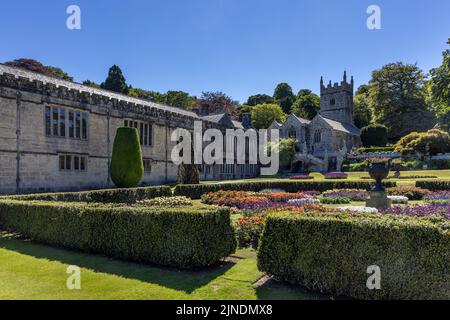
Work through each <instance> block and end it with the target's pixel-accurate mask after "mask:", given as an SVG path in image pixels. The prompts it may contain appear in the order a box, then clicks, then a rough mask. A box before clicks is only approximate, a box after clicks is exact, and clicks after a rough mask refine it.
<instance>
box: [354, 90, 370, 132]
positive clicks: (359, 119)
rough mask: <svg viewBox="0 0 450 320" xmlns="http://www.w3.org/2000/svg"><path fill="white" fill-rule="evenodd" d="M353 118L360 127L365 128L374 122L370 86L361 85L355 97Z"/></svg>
mask: <svg viewBox="0 0 450 320" xmlns="http://www.w3.org/2000/svg"><path fill="white" fill-rule="evenodd" d="M353 118H354V121H355V125H356V126H357V127H358V128H364V127H367V126H368V125H370V124H371V122H372V109H371V108H370V97H369V86H368V85H366V84H363V85H361V86H360V87H359V88H358V90H356V94H355V97H354V98H353Z"/></svg>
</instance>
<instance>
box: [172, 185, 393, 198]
mask: <svg viewBox="0 0 450 320" xmlns="http://www.w3.org/2000/svg"><path fill="white" fill-rule="evenodd" d="M374 185H375V183H374V182H368V181H320V182H319V181H318V182H314V181H291V180H286V181H255V182H237V183H212V184H200V185H180V186H177V187H176V188H175V192H174V193H175V195H176V196H186V197H189V198H191V199H200V198H201V196H202V195H204V194H206V193H209V192H216V191H219V190H224V191H233V190H234V191H254V192H258V191H261V190H264V189H283V190H285V191H286V192H299V191H309V190H315V191H320V192H324V191H327V190H333V189H365V190H370V189H371V188H373V186H374ZM385 185H386V186H387V187H395V186H396V183H395V182H385Z"/></svg>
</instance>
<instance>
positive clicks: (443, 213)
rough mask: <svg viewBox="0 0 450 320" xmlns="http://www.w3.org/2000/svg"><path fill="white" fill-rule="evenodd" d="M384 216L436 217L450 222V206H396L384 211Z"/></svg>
mask: <svg viewBox="0 0 450 320" xmlns="http://www.w3.org/2000/svg"><path fill="white" fill-rule="evenodd" d="M381 213H383V214H395V215H406V216H410V217H426V218H428V217H430V216H436V217H441V218H444V219H446V220H450V204H428V205H415V206H396V207H392V208H389V209H385V210H382V211H381Z"/></svg>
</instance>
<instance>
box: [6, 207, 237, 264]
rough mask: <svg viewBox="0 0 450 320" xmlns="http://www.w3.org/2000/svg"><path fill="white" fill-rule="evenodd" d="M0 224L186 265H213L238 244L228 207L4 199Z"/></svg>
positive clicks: (119, 254) (87, 248) (59, 242)
mask: <svg viewBox="0 0 450 320" xmlns="http://www.w3.org/2000/svg"><path fill="white" fill-rule="evenodd" d="M0 229H3V230H7V231H11V232H16V233H19V234H21V235H23V236H25V237H28V238H30V239H31V240H35V241H37V242H42V243H45V244H49V245H56V246H61V247H65V248H70V249H76V250H81V251H84V252H89V253H100V254H104V255H106V256H110V257H113V258H120V259H125V260H132V261H137V262H142V263H154V264H158V265H163V266H171V267H177V268H182V269H190V268H196V267H204V266H209V265H212V264H214V263H216V262H217V261H219V260H220V259H221V258H224V257H227V256H228V255H230V254H232V253H233V252H234V251H235V249H236V246H237V240H236V236H235V234H234V229H233V227H232V225H231V219H230V211H229V209H226V208H213V207H211V208H161V207H159V208H158V207H146V208H138V207H126V206H115V205H98V204H97V205H92V204H87V205H86V204H82V203H60V202H43V201H35V202H25V201H14V200H1V201H0Z"/></svg>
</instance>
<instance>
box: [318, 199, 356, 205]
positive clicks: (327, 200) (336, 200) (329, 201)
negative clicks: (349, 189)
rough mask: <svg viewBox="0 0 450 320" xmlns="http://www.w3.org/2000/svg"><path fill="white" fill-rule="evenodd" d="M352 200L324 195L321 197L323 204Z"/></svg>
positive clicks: (342, 202)
mask: <svg viewBox="0 0 450 320" xmlns="http://www.w3.org/2000/svg"><path fill="white" fill-rule="evenodd" d="M350 202H352V200H351V199H349V198H342V197H322V198H320V203H322V204H348V203H350Z"/></svg>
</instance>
